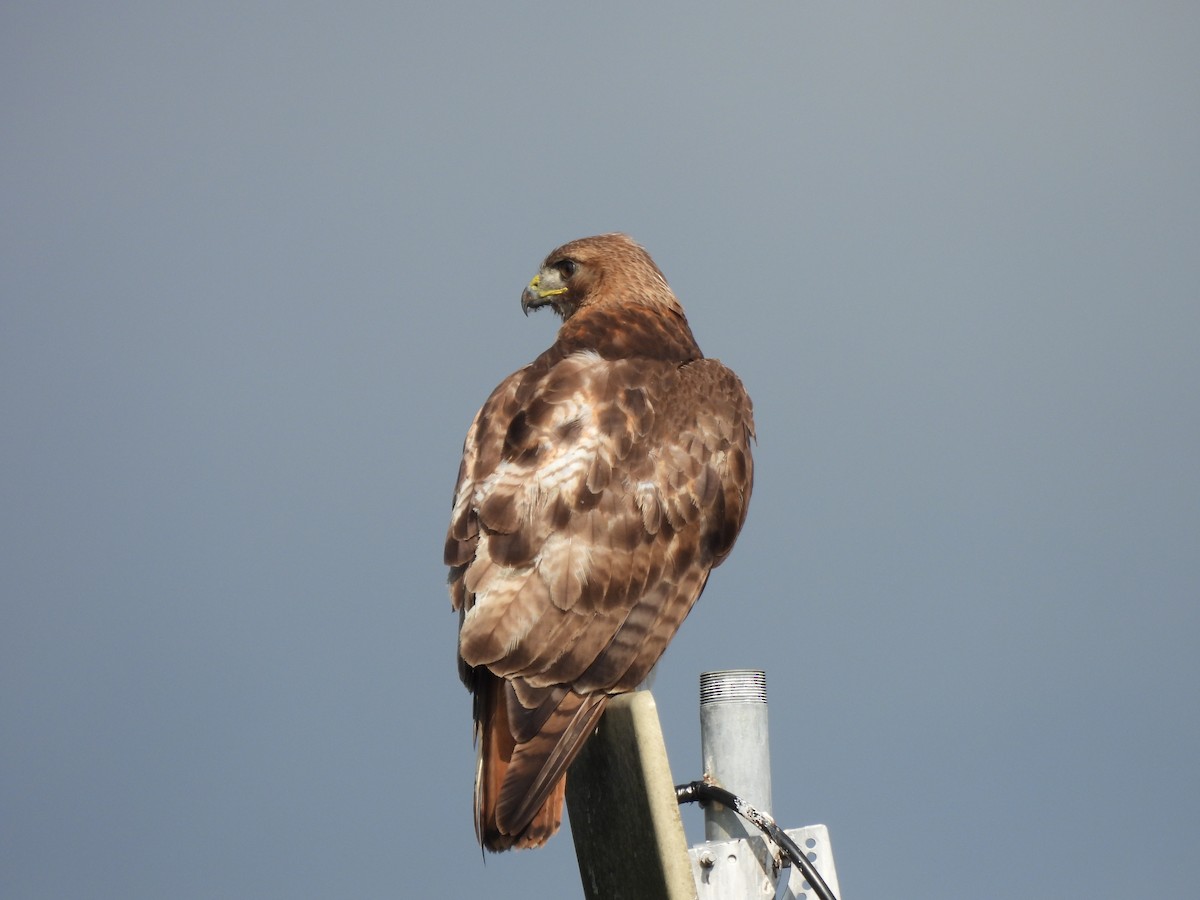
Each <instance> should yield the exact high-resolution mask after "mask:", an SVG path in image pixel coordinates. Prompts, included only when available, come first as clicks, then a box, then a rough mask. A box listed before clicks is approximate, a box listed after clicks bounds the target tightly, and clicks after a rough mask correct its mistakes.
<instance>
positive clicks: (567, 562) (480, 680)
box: [445, 234, 754, 851]
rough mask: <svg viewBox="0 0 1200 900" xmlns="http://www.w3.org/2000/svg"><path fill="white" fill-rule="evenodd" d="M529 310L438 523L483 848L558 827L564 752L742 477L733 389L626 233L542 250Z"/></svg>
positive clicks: (686, 606)
mask: <svg viewBox="0 0 1200 900" xmlns="http://www.w3.org/2000/svg"><path fill="white" fill-rule="evenodd" d="M544 306H549V307H551V308H552V309H553V310H554V311H555V312H556V313H558V315H559V316H561V317H562V320H563V323H562V326H561V327H560V328H559V331H558V337H557V340H556V341H555V342H554V345H553V346H552V347H550V349H549V350H547V351H546V352H544V353H543V354H542V355H541V356H539V357H538V358H537V359H535V360H534V361H533V362H532V363H530V364H529V365H527V366H526V367H525V368H523V369H521V370H519V371H517V372H514V373H513V374H512V375H510V376H509V377H508V378H506V379H504V381H502V382H501V383H500V385H499V387H497V388H496V389H495V390H494V391H492V394H491V396H490V397H488V399H487V401H486V402H485V403H484V404H483V407H482V408H481V409H480V410H479V412H478V413H477V414H476V415H475V420H474V421H473V422H472V423H471V427H470V429H469V430H468V431H467V437H466V442H465V444H464V447H463V458H462V465H461V466H460V468H459V473H458V484H457V486H456V487H455V490H454V507H453V513H452V516H451V521H450V528H449V533H448V534H447V537H446V549H445V562H446V565H448V566H449V567H450V576H449V582H450V599H451V604H452V606H453V608H454V609H455V610H457V611H458V613H459V631H458V656H459V671H460V674H461V676H462V679H463V681H464V683H465V684H466V686H467V687H468V688H469V689H470V690H471V692H472V693H473V694H474V716H475V738H476V743H477V748H478V760H477V766H476V775H475V828H476V834H477V836H478V838H479V840H480V842H481V843H482V844H483V846H484V847H485V848H487V849H488V850H493V851H498V850H507V849H510V848H521V847H537V846H540V845H542V844H543V843H545V842H546V840H547V838H549V837H550V836H551V835H552V834H553V833H554V832H555V831H556V830H557V829H558V827H559V825H560V824H561V822H562V804H563V796H564V793H565V790H566V771H567V767H568V766H569V765H570V764H571V762H572V761H573V760H574V759H575V757H576V755H577V754H578V753H579V751H580V749H581V748H582V746H583V744H584V742H585V741H586V740H587V739H588V736H589V735H591V734H592V732H593V731H594V729H595V727H596V724H597V722H598V721H599V719H600V716H601V714H602V713H603V712H604V707H605V704H606V703H607V702H608V699H609V698H610V697H612V696H614V695H616V694H620V693H624V692H627V691H632V690H633V689H634V688H636V687H637V685H638V684H639V683H641V682H642V681H643V680H644V679H645V678H646V676H647V674H649V672H650V670H651V668H652V667H653V666H654V664H655V663H656V662H657V661H658V658H659V657H660V656H661V655H662V652H663V650H664V649H666V646H667V642H668V641H670V640H671V638H672V637H673V636H674V634H675V632H676V630H677V629H678V628H679V625H680V623H681V622H682V621H683V619H684V617H685V616H687V614H688V612H689V611H690V610H691V608H692V604H693V603H695V602H696V598H697V597H699V596H700V593H701V591H703V590H704V585H705V583H706V582H707V581H708V576H709V572H710V571H711V570H712V569H713V567H715V566H718V565H720V564H721V562H723V561H724V560H725V558H726V557H727V556H728V555H729V552H730V550H731V549H732V548H733V544H734V541H735V540H736V539H737V536H738V532H739V531H740V530H741V527H742V523H743V522H744V521H745V518H746V508H747V505H748V504H749V502H750V489H751V485H752V483H753V462H752V459H751V455H750V443H751V440H752V438H753V437H754V420H753V415H752V410H751V404H750V398H749V397H748V396H747V395H746V391H745V389H744V388H743V387H742V383H741V381H739V380H738V377H737V376H736V375H734V374H733V372H731V371H730V370H729V369H727V368H726V367H725V366H723V365H722V364H721V363H720V362H719V361H718V360H715V359H707V358H705V356H704V354H702V353H701V352H700V348H699V347H698V346H697V345H696V340H695V338H694V337H692V331H691V329H690V328H689V327H688V322H687V318H686V317H685V316H684V313H683V307H682V306H680V304H679V301H678V300H677V299H676V298H675V295H674V294H673V293H672V292H671V289H670V287H668V285H667V281H666V278H664V277H663V274H662V272H660V271H659V269H658V267H657V266H656V265H655V264H654V261H653V260H652V259H651V258H650V256H649V254H647V253H646V251H645V250H644V249H643V248H642V247H641V246H639V245H638V244H637V243H635V242H634V241H633V240H632V239H631V238H629V237H628V236H626V235H623V234H604V235H599V236H597V237H589V238H583V239H581V240H577V241H572V242H571V243H569V244H564V245H563V246H561V247H559V248H558V249H557V250H554V251H553V252H552V253H551V254H550V255H549V256H547V257H546V259H545V262H543V264H542V267H541V271H539V272H538V274H537V275H535V276H534V278H533V280H532V281H531V282H530V283H529V286H528V287H527V288H526V289H525V291H524V293H523V294H522V296H521V308H522V309H523V310H524V311H525V313H526V314H527V315H528V313H529V310H531V309H538V308H541V307H544Z"/></svg>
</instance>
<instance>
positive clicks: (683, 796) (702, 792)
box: [675, 781, 837, 900]
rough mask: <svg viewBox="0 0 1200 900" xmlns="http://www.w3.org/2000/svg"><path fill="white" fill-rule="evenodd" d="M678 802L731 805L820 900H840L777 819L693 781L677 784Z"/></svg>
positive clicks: (709, 785)
mask: <svg viewBox="0 0 1200 900" xmlns="http://www.w3.org/2000/svg"><path fill="white" fill-rule="evenodd" d="M675 799H676V801H678V802H679V803H695V802H696V801H700V802H701V803H703V802H706V801H713V802H715V803H720V804H721V805H722V806H728V807H729V808H730V809H732V810H733V811H734V812H736V813H737V814H738V815H740V816H741V817H742V818H744V819H747V820H749V821H750V822H751V823H753V824H754V825H756V826H758V828H759V829H760V830H761V831H762V832H763V833H764V834H765V835H767V837H769V838H770V839H771V840H773V841H774V842H775V843H776V844H778V845H779V848H780V849H781V850H783V852H784V853H786V854H787V856H788V859H790V860H791V861H792V863H793V864H794V865H796V866H799V867H800V871H801V872H803V873H804V877H805V879H806V880H807V881H808V883H809V884H810V885H811V886H812V889H813V891H814V892H816V895H817V896H818V897H819V898H820V900H837V897H835V896H834V894H833V891H831V890H830V889H829V885H827V884H826V883H825V879H824V878H822V877H821V873H820V872H818V871H817V870H816V868H815V867H814V866H813V864H812V863H811V862H809V859H808V855H807V854H806V853H805V852H804V851H803V850H801V849H800V846H799V845H798V844H797V843H796V842H795V841H793V840H792V839H791V838H790V837H788V836H787V834H786V833H785V832H784V830H783V829H782V828H780V827H779V826H778V825H776V824H775V820H774V819H772V818H771V817H770V816H768V815H767V814H766V813H762V812H759V811H758V810H757V809H755V808H754V807H753V806H751V805H750V804H749V803H747V802H746V801H745V800H743V799H742V798H741V797H738V796H735V795H734V794H731V793H729V791H727V790H725V789H724V788H719V787H717V786H716V785H715V784H709V783H708V782H707V781H693V782H691V783H689V784H679V785H676V786H675Z"/></svg>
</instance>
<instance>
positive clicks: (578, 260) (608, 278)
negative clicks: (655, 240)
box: [521, 234, 679, 319]
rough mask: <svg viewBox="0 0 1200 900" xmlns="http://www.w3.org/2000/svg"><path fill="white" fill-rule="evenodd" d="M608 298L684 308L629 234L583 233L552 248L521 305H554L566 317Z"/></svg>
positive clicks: (522, 297)
mask: <svg viewBox="0 0 1200 900" xmlns="http://www.w3.org/2000/svg"><path fill="white" fill-rule="evenodd" d="M607 303H621V304H640V305H644V306H652V305H662V306H667V307H670V308H673V309H679V301H678V300H676V299H675V295H674V294H672V293H671V289H670V287H668V286H667V279H666V278H664V277H663V274H662V272H660V271H659V269H658V266H656V265H655V264H654V260H652V259H651V258H650V254H649V253H647V252H646V251H645V250H644V249H642V247H641V246H640V245H639V244H638V243H637V242H636V241H634V240H633V238H631V237H629V235H627V234H600V235H596V236H595V237H587V238H580V239H579V240H577V241H571V243H569V244H563V245H562V246H561V247H559V248H558V249H557V250H553V251H551V253H550V255H549V256H547V257H546V259H545V261H544V262H543V263H542V268H541V271H539V272H538V273H537V274H536V275H534V276H533V280H532V281H531V282H529V286H528V287H527V288H525V291H524V292H523V293H522V294H521V309H522V310H524V312H525V314H526V315H529V311H530V310H531V309H539V308H540V307H543V306H550V307H553V308H554V311H555V312H556V313H558V314H559V315H560V316H562V317H563V319H569V318H570V317H571V316H572V315H574V314H575V313H576V312H578V311H579V310H580V309H583V308H586V307H591V306H599V305H600V304H607Z"/></svg>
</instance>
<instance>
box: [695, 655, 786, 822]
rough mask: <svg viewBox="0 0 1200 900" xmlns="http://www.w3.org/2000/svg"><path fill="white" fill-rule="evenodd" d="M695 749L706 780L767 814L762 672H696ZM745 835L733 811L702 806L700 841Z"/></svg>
mask: <svg viewBox="0 0 1200 900" xmlns="http://www.w3.org/2000/svg"><path fill="white" fill-rule="evenodd" d="M700 750H701V753H702V754H703V757H704V776H705V778H706V779H711V780H712V781H713V782H714V783H716V784H717V785H719V786H720V787H723V788H725V790H727V791H730V792H732V793H734V794H736V795H737V796H738V797H740V798H741V799H743V800H745V801H746V802H747V803H749V804H750V805H751V806H753V807H754V808H755V809H757V810H759V811H760V812H765V813H767V814H768V815H770V814H771V751H770V747H769V745H768V736H767V675H766V673H765V672H761V671H758V670H756V669H729V670H725V671H719V672H702V673H700ZM750 833H751V832H750V831H748V830H747V828H746V826H745V823H744V822H743V821H742V820H741V819H740V818H739V817H738V815H737V814H736V813H735V812H734V811H733V810H731V809H728V808H727V807H724V806H721V805H719V804H716V803H710V804H709V805H708V806H707V807H705V810H704V837H705V839H706V840H709V841H729V840H737V839H740V838H745V837H747V836H749V834H750Z"/></svg>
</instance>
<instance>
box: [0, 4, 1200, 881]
mask: <svg viewBox="0 0 1200 900" xmlns="http://www.w3.org/2000/svg"><path fill="white" fill-rule="evenodd" d="M406 6H414V7H415V6H417V4H372V3H358V2H348V3H342V4H339V5H337V6H336V9H335V8H334V7H328V8H326V7H325V6H323V5H310V4H299V5H298V4H283V3H260V4H250V5H247V4H228V3H221V2H214V3H205V4H191V5H190V7H184V8H180V7H179V6H178V5H171V4H166V5H164V4H157V3H143V4H136V3H126V2H114V3H108V4H103V5H96V4H71V5H63V4H58V5H53V4H51V5H46V4H40V5H37V4H35V5H28V4H27V5H22V6H18V5H15V4H7V5H6V6H5V7H4V9H3V11H2V12H0V121H2V122H3V123H4V124H3V131H4V140H3V150H2V151H0V204H2V206H3V209H4V214H3V216H0V298H2V300H0V303H2V305H0V342H2V343H0V428H2V429H3V432H2V442H0V453H2V454H3V472H4V477H3V481H2V482H0V484H2V491H3V493H2V495H0V528H2V529H3V531H2V538H3V546H4V548H5V549H4V565H3V567H2V569H0V589H2V592H3V603H2V605H0V722H2V723H3V725H2V726H0V894H2V895H3V896H5V897H14V898H43V897H114V898H116V897H120V898H129V897H139V898H140V897H146V898H153V897H181V898H187V897H195V898H204V897H256V898H258V897H280V898H284V897H287V898H297V897H314V898H315V897H396V896H410V897H419V896H449V895H453V896H466V897H471V896H478V895H482V894H484V893H485V892H486V896H488V897H491V898H495V900H507V898H524V897H527V896H531V895H537V896H541V895H546V896H556V897H578V896H581V892H580V888H579V883H578V876H577V874H576V872H575V869H574V854H573V848H572V845H571V840H570V837H569V836H568V835H567V834H565V833H564V834H562V835H561V836H559V837H558V838H556V839H555V840H554V841H552V843H551V845H550V846H549V847H547V848H546V849H544V850H541V851H536V852H528V853H523V854H509V855H506V856H503V857H498V858H490V859H488V861H487V863H486V864H485V863H484V862H483V861H482V860H481V858H480V854H479V852H478V850H477V849H476V848H475V845H474V838H473V834H472V829H471V816H470V804H471V779H472V766H473V751H472V748H471V738H470V702H469V698H468V695H467V694H466V692H465V691H464V690H463V689H462V687H461V685H460V684H459V682H458V679H457V675H456V673H455V667H454V651H453V646H454V633H455V618H454V617H453V616H452V614H451V613H450V610H449V603H448V599H447V597H446V594H445V585H444V570H443V568H442V566H441V564H440V559H441V547H442V541H443V537H444V529H445V526H446V522H447V517H448V514H449V503H450V492H451V489H452V486H453V481H454V477H455V474H456V472H457V466H458V453H459V450H460V447H461V442H462V437H463V434H464V433H465V430H466V427H467V425H468V423H469V421H470V418H471V416H472V415H473V413H474V411H475V409H476V408H477V406H478V405H479V403H480V402H482V400H483V399H484V397H485V396H486V395H487V393H488V392H489V391H490V389H491V388H492V387H493V386H494V385H495V383H496V382H497V381H498V380H499V379H500V378H501V377H503V376H504V375H506V374H507V373H508V372H510V371H512V370H513V369H515V368H518V367H519V366H521V365H523V364H524V363H525V362H527V361H528V360H530V359H531V358H532V357H533V356H534V355H535V354H536V353H538V352H539V351H540V350H542V349H543V348H544V347H545V346H547V345H548V344H549V343H550V342H551V340H552V339H553V333H554V329H555V324H556V323H555V320H554V319H553V318H552V317H551V316H549V315H540V316H533V317H530V318H529V319H525V318H524V317H522V316H521V315H520V311H519V306H518V300H519V295H520V291H521V288H522V287H523V286H524V284H525V283H526V282H527V281H528V279H529V277H530V276H531V275H532V274H533V273H534V272H535V271H536V267H537V264H538V262H539V261H540V260H541V258H542V256H543V255H544V254H545V253H546V252H547V251H548V250H550V249H551V248H552V247H554V246H555V245H557V244H559V243H562V242H563V241H566V240H568V239H571V238H576V237H580V236H583V235H587V234H593V233H596V232H601V231H609V230H624V231H628V232H630V233H631V234H633V235H634V236H635V237H637V238H638V239H639V240H640V241H642V242H643V243H644V244H645V245H646V246H647V247H648V249H649V250H650V251H651V253H652V254H653V255H654V257H655V259H656V260H657V261H658V263H659V265H660V266H661V268H662V269H663V270H664V272H665V273H666V275H667V277H668V279H669V280H670V281H671V283H672V285H673V287H674V288H675V289H676V292H677V293H678V294H679V296H680V297H681V299H682V300H683V303H684V305H685V306H686V308H687V310H688V313H689V317H690V319H691V321H692V324H693V328H694V330H695V332H696V335H697V338H698V339H699V341H700V344H701V346H702V347H704V349H705V351H706V352H707V353H708V354H709V355H711V356H718V357H720V358H721V359H722V360H723V361H725V362H726V363H727V364H729V365H731V366H732V367H733V368H734V369H735V370H736V371H737V372H738V373H739V374H740V375H741V377H742V379H743V380H744V381H745V383H746V385H747V387H748V389H749V390H750V392H751V394H752V396H753V397H754V400H755V404H756V414H757V419H758V426H759V443H758V448H757V461H758V470H757V482H756V493H755V497H754V502H753V504H752V506H751V510H750V518H749V523H748V525H747V527H746V529H745V531H744V532H743V534H742V538H741V540H740V542H739V544H738V547H737V549H736V551H735V552H734V554H733V556H732V558H731V560H730V561H729V562H728V563H727V564H726V565H725V566H724V567H723V568H722V569H721V570H720V571H719V572H718V573H717V574H716V575H715V576H714V578H713V581H712V582H711V584H710V586H709V589H708V591H707V592H706V594H705V596H704V598H703V600H702V601H701V603H700V604H699V605H698V606H697V608H696V610H695V611H694V612H693V615H692V616H691V618H690V619H689V620H688V622H687V623H686V624H685V626H684V628H683V630H682V631H681V632H680V635H679V636H678V638H677V639H676V641H675V642H674V644H673V645H672V647H671V649H670V651H669V652H668V653H667V655H666V657H665V658H664V661H663V664H662V665H661V666H660V668H659V674H658V679H657V682H656V685H655V696H656V698H657V700H658V705H659V709H660V712H661V713H662V718H663V726H664V730H665V733H666V739H667V744H668V747H669V750H670V754H671V760H672V766H673V768H674V770H675V771H674V774H675V777H676V779H677V780H678V781H684V780H689V779H691V778H694V777H696V776H697V775H698V774H699V765H700V763H699V748H698V725H697V699H696V681H697V677H698V674H699V672H700V671H702V670H704V669H716V668H725V667H731V666H751V667H761V668H764V669H766V670H767V672H768V678H769V682H770V687H771V696H772V704H771V728H772V750H773V758H774V768H775V772H774V776H775V777H774V781H775V798H774V799H775V810H776V814H777V816H778V818H779V819H780V820H781V822H782V823H783V824H785V825H787V826H799V825H805V824H811V823H815V822H824V823H826V824H827V825H828V826H829V828H830V830H831V834H832V838H833V847H834V851H835V855H836V857H837V862H838V869H839V876H840V879H841V884H842V887H843V889H844V892H845V895H846V896H847V897H849V898H871V897H880V898H882V897H897V896H901V897H924V898H931V900H940V898H947V900H949V898H955V900H958V898H962V897H997V898H1000V897H1011V896H1013V895H1024V894H1027V893H1028V894H1033V895H1036V896H1047V897H1089V898H1102V897H1119V896H1146V895H1152V894H1157V895H1160V896H1188V895H1191V894H1192V893H1194V889H1195V866H1194V862H1193V857H1194V849H1195V848H1194V846H1193V845H1194V843H1195V837H1196V834H1197V833H1198V832H1200V793H1198V789H1197V787H1196V778H1195V768H1196V759H1197V758H1198V756H1200V716H1198V714H1197V711H1196V710H1197V705H1196V690H1197V685H1198V684H1200V653H1197V652H1196V647H1197V634H1198V633H1200V463H1198V461H1197V460H1198V458H1200V457H1198V450H1197V448H1198V447H1200V405H1198V403H1197V389H1198V387H1200V353H1198V352H1197V349H1196V348H1197V345H1198V343H1200V302H1198V301H1200V297H1198V296H1197V284H1198V283H1200V252H1198V245H1197V237H1198V235H1200V169H1198V165H1197V161H1198V160H1200V91H1197V84H1200V55H1198V54H1197V52H1196V48H1197V46H1200V10H1198V8H1197V7H1196V6H1195V5H1194V4H1183V3H1143V4H1136V5H1135V4H1127V3H1093V4H1087V5H1086V6H1081V5H1079V4H1065V3H1049V4H1047V3H1005V4H992V5H990V8H982V7H980V6H979V5H974V6H964V5H963V4H956V3H932V2H925V3H913V4H903V5H898V4H892V3H876V4H859V5H847V4H810V3H788V4H749V5H741V6H740V7H737V8H736V9H735V8H734V6H733V5H732V4H722V5H716V4H696V3H688V4H683V3H672V4H658V5H652V6H646V5H642V4H625V3H610V4H603V5H599V4H586V5H582V4H563V3H556V4H549V3H545V4H522V5H516V4H484V3H477V4H474V5H469V4H450V3H447V4H439V5H437V6H436V8H434V5H433V4H421V5H420V6H421V8H420V9H417V10H409V9H405V8H404V7H406ZM72 7H73V8H72ZM685 821H686V823H687V825H688V827H689V829H690V833H691V835H692V837H693V839H699V838H700V836H701V831H702V829H701V828H700V827H699V823H700V818H699V815H698V813H696V812H695V811H692V810H689V811H688V812H687V813H686V815H685Z"/></svg>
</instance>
